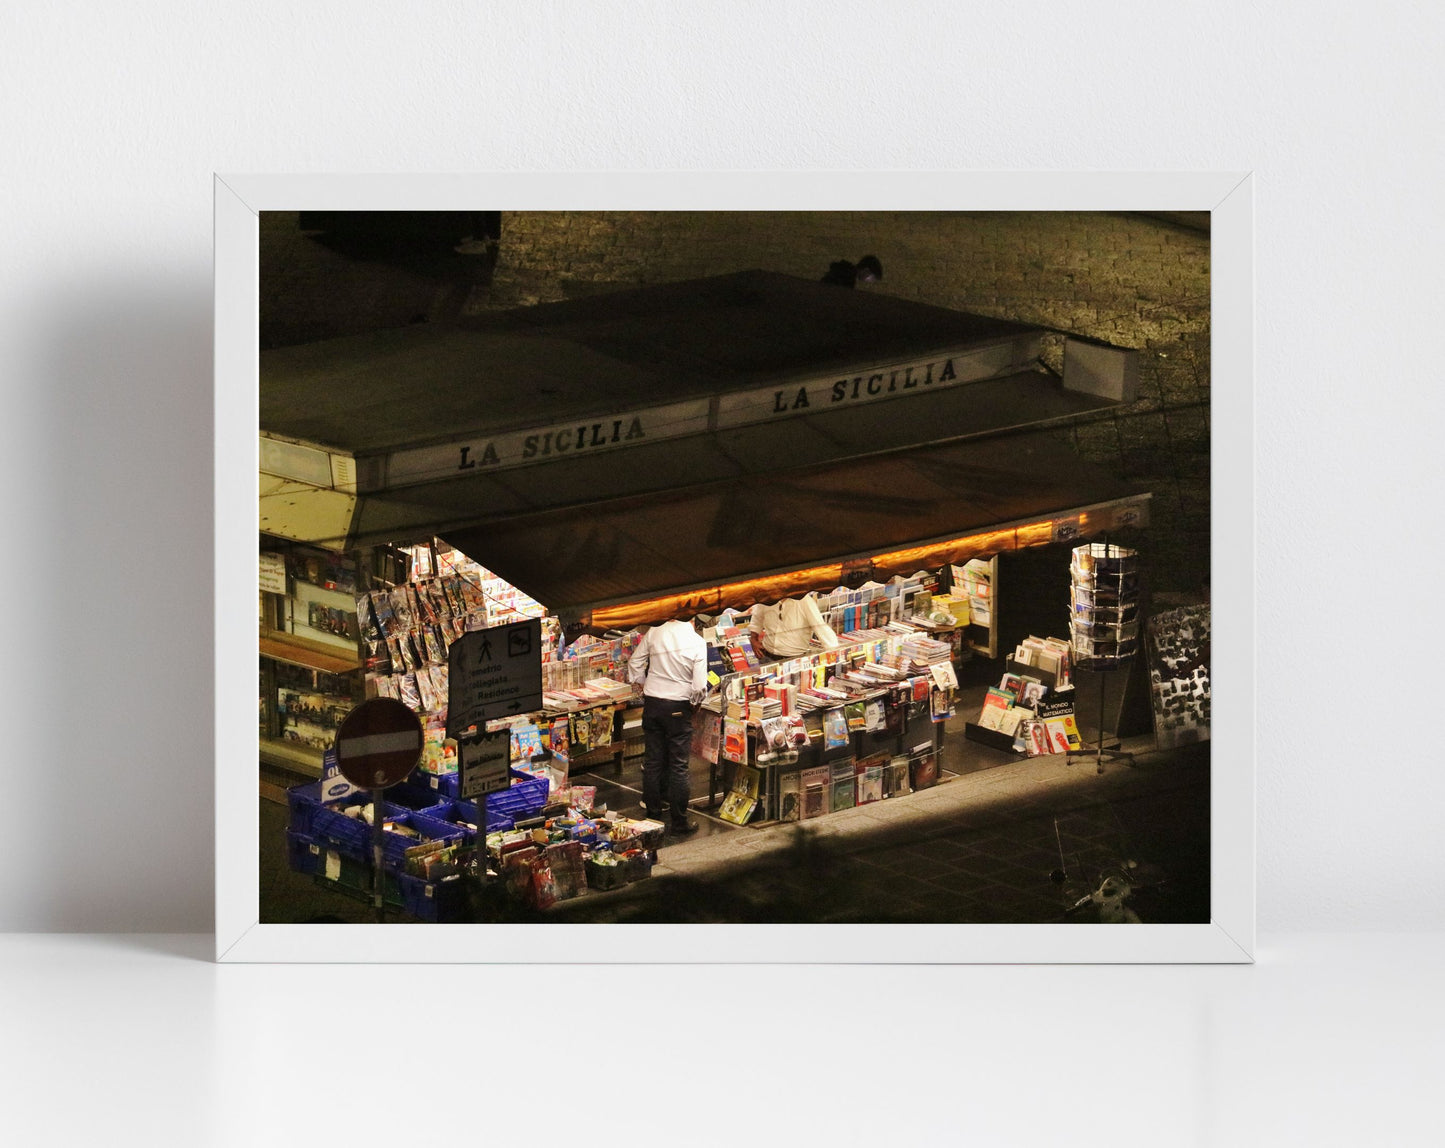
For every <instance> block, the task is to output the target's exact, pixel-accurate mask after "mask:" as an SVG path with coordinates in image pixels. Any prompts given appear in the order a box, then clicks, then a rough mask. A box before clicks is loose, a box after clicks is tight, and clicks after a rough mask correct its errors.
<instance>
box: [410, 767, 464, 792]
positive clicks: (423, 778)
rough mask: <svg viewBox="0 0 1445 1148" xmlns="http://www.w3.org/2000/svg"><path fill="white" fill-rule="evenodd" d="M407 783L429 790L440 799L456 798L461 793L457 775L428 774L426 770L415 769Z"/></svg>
mask: <svg viewBox="0 0 1445 1148" xmlns="http://www.w3.org/2000/svg"><path fill="white" fill-rule="evenodd" d="M406 783H407V785H409V786H414V787H415V788H417V789H429V790H431V791H432V792H433V793H435V794H436V795H437V796H438V797H445V798H448V799H453V798H455V797H456V796H457V794H458V792H459V789H458V782H457V775H456V774H455V773H427V772H426V770H424V769H415V770H413V771H412V774H411V776H410V777H408V778H407V779H406Z"/></svg>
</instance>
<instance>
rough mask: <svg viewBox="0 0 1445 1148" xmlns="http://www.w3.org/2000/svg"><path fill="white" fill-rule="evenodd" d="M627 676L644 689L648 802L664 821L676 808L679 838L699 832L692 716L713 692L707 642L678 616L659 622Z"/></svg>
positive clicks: (644, 775) (644, 767)
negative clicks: (692, 806)
mask: <svg viewBox="0 0 1445 1148" xmlns="http://www.w3.org/2000/svg"><path fill="white" fill-rule="evenodd" d="M627 677H628V679H629V680H630V681H632V682H634V683H636V684H637V685H640V686H641V687H642V695H643V700H642V734H643V737H644V738H645V739H646V745H647V749H646V754H647V755H646V757H645V758H644V759H643V764H642V804H643V805H644V806H645V807H646V809H647V815H648V816H649V817H651V818H653V819H655V820H661V814H662V803H663V800H664V799H666V801H667V802H668V804H669V806H670V811H671V814H672V817H671V827H672V832H673V834H674V835H675V836H679V837H686V836H688V835H689V834H691V833H696V832H697V828H698V825H697V822H696V821H694V820H693V819H692V818H690V817H689V816H688V813H687V803H688V799H689V798H690V797H691V796H692V785H691V779H690V778H689V776H688V759H689V758H690V757H691V756H692V715H693V711H694V710H696V709H697V706H698V704H699V703H700V702H701V701H702V700H703V698H705V697H706V696H707V692H708V691H707V643H706V642H705V641H703V638H702V635H701V634H699V633H698V632H697V631H696V630H695V629H693V627H692V625H691V623H688V622H680V621H678V620H677V619H673V620H672V621H668V622H663V623H662V624H661V625H660V626H653V627H652V628H651V629H650V630H648V631H647V633H645V634H643V635H642V641H641V642H639V643H638V644H637V648H636V649H635V650H633V652H632V658H631V659H630V660H629V661H628V663H627Z"/></svg>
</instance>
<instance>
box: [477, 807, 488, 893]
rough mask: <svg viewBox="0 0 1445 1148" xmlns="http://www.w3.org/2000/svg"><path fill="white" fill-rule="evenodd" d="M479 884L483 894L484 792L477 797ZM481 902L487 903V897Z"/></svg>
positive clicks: (485, 879) (485, 888)
mask: <svg viewBox="0 0 1445 1148" xmlns="http://www.w3.org/2000/svg"><path fill="white" fill-rule="evenodd" d="M477 884H478V885H480V886H481V888H482V892H483V894H485V893H486V890H487V795H486V794H485V793H484V794H482V795H481V796H480V797H478V798H477ZM480 903H481V904H483V905H485V904H486V903H487V902H486V898H485V896H484V897H483V899H482V901H481V902H480Z"/></svg>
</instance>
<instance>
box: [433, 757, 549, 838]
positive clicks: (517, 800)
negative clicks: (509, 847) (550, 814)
mask: <svg viewBox="0 0 1445 1148" xmlns="http://www.w3.org/2000/svg"><path fill="white" fill-rule="evenodd" d="M512 776H513V777H523V778H526V780H525V781H519V782H517V783H516V784H515V785H513V786H510V787H509V788H507V789H503V790H501V791H500V792H498V793H489V794H487V832H488V833H495V832H497V830H499V829H510V828H512V825H513V823H515V822H517V821H525V820H526V819H527V818H529V817H535V816H536V815H537V814H539V813H541V812H542V807H543V806H544V805H546V804H547V794H548V792H549V790H550V788H551V786H550V785H549V783H548V781H547V779H546V778H545V777H533V776H532V775H531V774H527V773H520V774H519V773H518V772H517V771H516V770H513V771H512ZM452 816H454V817H457V818H459V819H462V820H466V821H469V822H471V823H472V824H473V825H475V824H476V823H477V806H476V803H475V802H473V801H458V802H457V803H456V804H455V805H454V806H453V808H452Z"/></svg>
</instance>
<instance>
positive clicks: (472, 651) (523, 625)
mask: <svg viewBox="0 0 1445 1148" xmlns="http://www.w3.org/2000/svg"><path fill="white" fill-rule="evenodd" d="M447 679H448V680H447V687H448V688H447V733H448V735H449V736H451V737H457V736H458V734H459V733H461V732H464V731H465V730H467V729H468V728H470V727H471V726H477V727H479V728H480V726H481V724H482V723H483V722H485V721H489V720H491V719H492V718H500V717H511V716H512V715H514V714H521V713H530V712H531V711H533V710H539V709H541V708H542V623H541V621H540V620H539V619H537V618H529V619H528V620H527V621H525V622H512V623H508V624H507V625H505V626H492V627H490V628H489V629H486V630H469V631H468V632H467V633H465V634H463V635H462V636H461V637H460V638H458V639H457V640H456V641H455V642H453V643H452V646H451V649H450V650H449V651H448V654H447Z"/></svg>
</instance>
